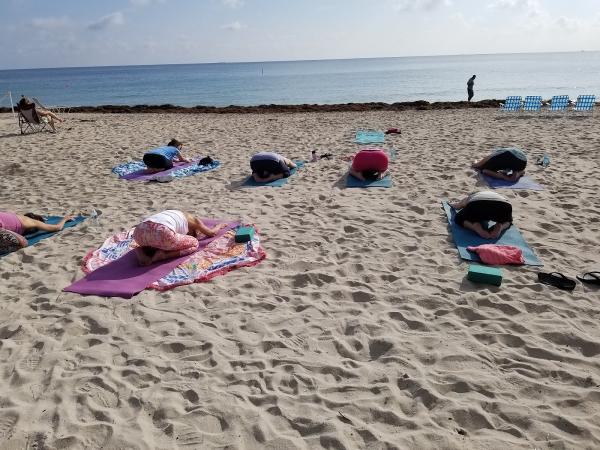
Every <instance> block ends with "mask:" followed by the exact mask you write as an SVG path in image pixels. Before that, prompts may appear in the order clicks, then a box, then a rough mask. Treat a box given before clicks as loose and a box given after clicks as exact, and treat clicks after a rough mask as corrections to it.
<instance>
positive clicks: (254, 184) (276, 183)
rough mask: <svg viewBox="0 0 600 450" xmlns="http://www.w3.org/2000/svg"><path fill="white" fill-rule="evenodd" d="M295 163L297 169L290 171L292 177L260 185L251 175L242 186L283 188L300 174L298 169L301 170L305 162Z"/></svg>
mask: <svg viewBox="0 0 600 450" xmlns="http://www.w3.org/2000/svg"><path fill="white" fill-rule="evenodd" d="M294 163H295V164H296V167H295V168H293V169H292V170H290V176H289V177H287V178H280V179H279V180H275V181H269V182H268V183H259V182H257V181H255V180H254V178H252V175H250V176H249V177H248V178H246V180H245V181H244V184H242V186H244V187H260V186H268V187H281V186H283V185H285V184H286V183H287V182H288V180H289V179H290V178H291V177H292V176H293V175H294V174H295V173H296V172H298V169H301V168H302V167H303V166H304V161H294Z"/></svg>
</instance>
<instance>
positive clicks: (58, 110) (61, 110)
mask: <svg viewBox="0 0 600 450" xmlns="http://www.w3.org/2000/svg"><path fill="white" fill-rule="evenodd" d="M31 100H33V102H34V103H35V104H36V105H38V106H39V107H40V108H43V109H47V110H48V111H52V112H53V113H56V114H65V113H68V112H70V110H71V108H70V107H68V106H60V105H57V106H46V105H44V104H43V103H42V102H40V101H39V100H38V99H37V98H35V97H31Z"/></svg>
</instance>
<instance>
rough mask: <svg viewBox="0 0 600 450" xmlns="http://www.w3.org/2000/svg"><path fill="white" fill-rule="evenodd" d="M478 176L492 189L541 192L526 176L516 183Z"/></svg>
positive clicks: (538, 186) (539, 186)
mask: <svg viewBox="0 0 600 450" xmlns="http://www.w3.org/2000/svg"><path fill="white" fill-rule="evenodd" d="M479 176H480V177H481V178H482V179H483V181H485V182H486V183H487V185H488V186H489V187H491V188H492V189H527V190H530V191H543V190H544V188H543V187H542V185H540V184H538V183H536V182H535V181H533V180H532V179H531V178H529V177H528V176H527V175H523V176H522V177H521V178H519V180H518V181H517V182H514V181H506V180H499V179H498V178H492V177H488V176H487V175H484V174H482V173H481V172H480V173H479Z"/></svg>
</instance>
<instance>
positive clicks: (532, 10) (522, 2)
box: [488, 0, 542, 17]
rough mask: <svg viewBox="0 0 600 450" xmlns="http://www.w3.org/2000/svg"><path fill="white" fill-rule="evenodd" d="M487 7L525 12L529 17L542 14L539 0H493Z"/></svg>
mask: <svg viewBox="0 0 600 450" xmlns="http://www.w3.org/2000/svg"><path fill="white" fill-rule="evenodd" d="M488 6H489V7H490V8H494V9H504V10H520V11H525V12H526V13H527V15H529V16H531V17H537V16H539V15H541V14H542V5H541V4H540V2H539V0H494V1H493V2H492V3H490V4H489V5H488Z"/></svg>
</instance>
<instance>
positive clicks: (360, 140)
mask: <svg viewBox="0 0 600 450" xmlns="http://www.w3.org/2000/svg"><path fill="white" fill-rule="evenodd" d="M354 142H356V143H357V144H383V143H384V142H385V134H384V133H383V131H365V130H359V131H357V132H356V137H355V138H354Z"/></svg>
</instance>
